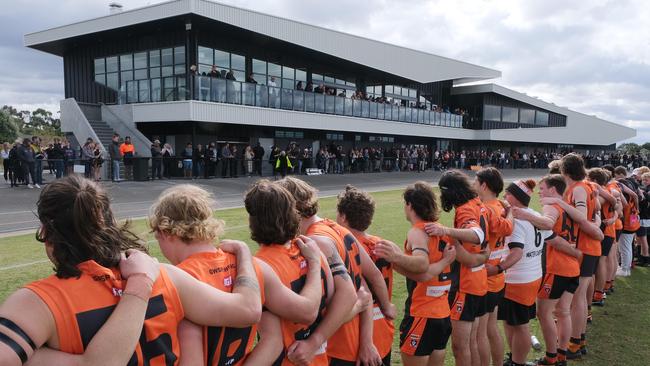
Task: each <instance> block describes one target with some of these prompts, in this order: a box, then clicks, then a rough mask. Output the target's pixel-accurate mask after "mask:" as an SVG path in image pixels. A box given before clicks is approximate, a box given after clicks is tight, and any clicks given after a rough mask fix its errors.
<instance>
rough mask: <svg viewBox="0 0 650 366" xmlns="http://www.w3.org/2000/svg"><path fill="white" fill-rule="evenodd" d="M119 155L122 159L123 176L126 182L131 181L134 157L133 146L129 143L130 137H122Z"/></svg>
mask: <svg viewBox="0 0 650 366" xmlns="http://www.w3.org/2000/svg"><path fill="white" fill-rule="evenodd" d="M120 153H121V154H122V159H124V176H125V177H126V180H133V158H134V157H135V146H133V144H132V143H131V137H129V136H126V137H124V143H122V145H120Z"/></svg>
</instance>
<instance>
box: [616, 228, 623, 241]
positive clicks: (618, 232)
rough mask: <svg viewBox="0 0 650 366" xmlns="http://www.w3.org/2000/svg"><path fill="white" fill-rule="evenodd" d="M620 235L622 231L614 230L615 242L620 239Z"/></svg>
mask: <svg viewBox="0 0 650 366" xmlns="http://www.w3.org/2000/svg"><path fill="white" fill-rule="evenodd" d="M621 234H623V230H616V241H618V239H620V238H621Z"/></svg>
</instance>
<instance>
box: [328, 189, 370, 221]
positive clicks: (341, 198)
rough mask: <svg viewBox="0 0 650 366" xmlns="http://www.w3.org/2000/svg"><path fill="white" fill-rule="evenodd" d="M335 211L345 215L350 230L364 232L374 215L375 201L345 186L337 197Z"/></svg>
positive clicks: (364, 193)
mask: <svg viewBox="0 0 650 366" xmlns="http://www.w3.org/2000/svg"><path fill="white" fill-rule="evenodd" d="M336 210H337V211H338V212H339V214H342V215H345V219H346V220H347V222H348V225H349V226H350V227H351V228H352V229H354V230H359V231H366V230H367V229H368V227H370V224H372V218H373V216H374V215H375V200H373V199H372V197H371V196H370V195H369V194H368V193H366V192H364V191H361V190H359V189H357V188H356V187H354V186H351V185H347V186H346V187H345V190H344V191H343V192H341V193H339V195H338V203H337V204H336Z"/></svg>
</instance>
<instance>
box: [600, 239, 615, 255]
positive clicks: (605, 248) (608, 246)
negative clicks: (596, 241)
mask: <svg viewBox="0 0 650 366" xmlns="http://www.w3.org/2000/svg"><path fill="white" fill-rule="evenodd" d="M612 245H614V238H612V237H609V236H606V237H605V238H603V240H602V241H601V242H600V249H601V252H602V253H601V254H600V256H601V257H607V256H608V255H609V252H611V251H612Z"/></svg>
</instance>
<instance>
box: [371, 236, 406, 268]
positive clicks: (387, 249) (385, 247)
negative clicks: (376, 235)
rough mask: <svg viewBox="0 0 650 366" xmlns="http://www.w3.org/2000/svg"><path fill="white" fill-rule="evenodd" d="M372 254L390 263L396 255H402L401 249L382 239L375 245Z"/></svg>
mask: <svg viewBox="0 0 650 366" xmlns="http://www.w3.org/2000/svg"><path fill="white" fill-rule="evenodd" d="M373 252H374V254H375V255H376V256H377V257H379V258H383V259H385V260H387V261H389V262H392V261H394V260H395V258H396V257H397V256H398V255H400V254H402V249H400V247H398V246H397V244H395V243H393V242H392V241H390V240H385V239H383V240H380V241H379V242H377V244H375V248H374V250H373Z"/></svg>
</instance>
